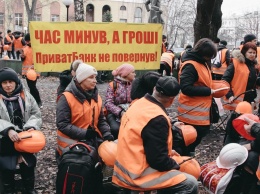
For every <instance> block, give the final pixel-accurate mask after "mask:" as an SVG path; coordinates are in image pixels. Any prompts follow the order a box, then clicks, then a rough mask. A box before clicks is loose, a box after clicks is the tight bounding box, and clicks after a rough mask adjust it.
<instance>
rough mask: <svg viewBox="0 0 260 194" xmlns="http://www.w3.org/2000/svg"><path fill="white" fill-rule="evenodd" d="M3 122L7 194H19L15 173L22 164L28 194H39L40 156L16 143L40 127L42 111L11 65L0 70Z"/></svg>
mask: <svg viewBox="0 0 260 194" xmlns="http://www.w3.org/2000/svg"><path fill="white" fill-rule="evenodd" d="M0 123H1V124H0V135H1V138H0V144H1V148H0V166H1V167H0V169H1V176H2V181H3V187H4V193H6V194H7V193H8V194H9V193H16V191H15V180H14V174H15V170H16V166H17V164H19V166H20V172H21V177H22V182H23V186H24V188H25V193H26V194H36V193H37V192H36V190H35V189H34V182H35V175H34V169H35V166H36V157H35V156H34V155H33V154H31V153H25V152H18V151H16V150H15V148H14V143H13V142H19V141H20V140H21V139H20V137H19V136H18V133H19V132H21V131H31V130H40V128H41V124H42V119H41V112H40V109H39V107H38V106H37V103H36V101H35V100H34V98H33V97H32V96H31V94H30V93H29V92H27V90H25V89H24V88H23V85H22V83H21V80H20V79H19V78H18V76H17V74H16V72H15V71H14V70H13V69H11V68H8V67H4V68H2V69H0Z"/></svg>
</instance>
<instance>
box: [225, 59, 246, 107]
mask: <svg viewBox="0 0 260 194" xmlns="http://www.w3.org/2000/svg"><path fill="white" fill-rule="evenodd" d="M233 65H234V76H233V79H232V81H231V83H230V86H231V89H232V91H233V94H234V97H236V96H238V95H240V94H241V93H243V92H245V91H246V86H247V82H248V76H249V70H248V67H247V65H246V64H245V63H241V62H239V61H238V60H237V59H236V58H234V59H233ZM241 83H243V84H241ZM244 96H245V95H244V94H243V95H241V96H240V97H239V98H238V99H236V100H235V101H234V102H232V104H227V103H228V99H227V98H226V97H225V96H224V97H223V100H224V102H225V103H226V105H224V109H226V110H235V109H236V106H237V104H238V103H239V102H242V101H243V99H244Z"/></svg>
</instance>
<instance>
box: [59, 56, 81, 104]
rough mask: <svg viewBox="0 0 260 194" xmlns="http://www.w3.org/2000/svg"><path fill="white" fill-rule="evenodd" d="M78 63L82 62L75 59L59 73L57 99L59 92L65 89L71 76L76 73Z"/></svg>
mask: <svg viewBox="0 0 260 194" xmlns="http://www.w3.org/2000/svg"><path fill="white" fill-rule="evenodd" d="M80 63H83V61H82V60H75V61H73V62H72V63H71V65H70V69H69V70H64V71H63V72H61V73H60V74H59V78H60V85H59V86H58V89H57V101H58V99H59V97H60V96H61V94H62V93H63V92H64V91H65V89H66V87H67V86H68V85H69V83H70V82H71V80H72V78H73V77H75V75H76V70H77V69H78V66H79V64H80Z"/></svg>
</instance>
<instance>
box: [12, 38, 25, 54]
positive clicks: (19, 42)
mask: <svg viewBox="0 0 260 194" xmlns="http://www.w3.org/2000/svg"><path fill="white" fill-rule="evenodd" d="M22 39H23V38H22V37H19V38H17V39H14V42H13V44H14V50H15V51H17V50H19V49H22V48H23V44H22Z"/></svg>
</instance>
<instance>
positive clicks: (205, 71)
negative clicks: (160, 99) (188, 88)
mask: <svg viewBox="0 0 260 194" xmlns="http://www.w3.org/2000/svg"><path fill="white" fill-rule="evenodd" d="M188 63H189V64H192V65H193V66H194V67H195V69H196V71H197V72H198V80H197V82H195V83H194V86H205V87H209V88H212V87H211V86H212V77H211V72H210V69H209V68H208V66H207V65H206V66H205V65H203V64H201V63H198V62H196V61H192V60H189V61H185V62H184V63H183V65H182V67H181V69H180V71H179V77H180V74H181V71H182V68H183V67H184V66H185V65H186V64H188ZM202 102H203V103H204V104H202V105H200V106H199V107H196V106H198V105H199V104H200V103H202ZM211 102H212V95H210V96H187V95H185V94H183V93H182V92H181V93H180V95H179V106H178V114H179V115H180V114H182V113H184V112H186V111H189V110H190V109H192V108H195V107H196V108H195V109H194V110H192V111H191V112H189V113H186V114H183V115H181V116H178V120H180V121H182V122H184V123H189V124H192V125H210V119H209V116H210V115H209V113H210V107H211Z"/></svg>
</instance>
